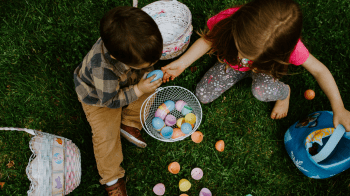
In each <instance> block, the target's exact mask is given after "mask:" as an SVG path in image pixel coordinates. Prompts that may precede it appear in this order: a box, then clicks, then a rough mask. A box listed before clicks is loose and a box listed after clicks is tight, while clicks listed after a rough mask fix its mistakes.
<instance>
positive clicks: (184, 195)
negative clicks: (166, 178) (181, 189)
mask: <svg viewBox="0 0 350 196" xmlns="http://www.w3.org/2000/svg"><path fill="white" fill-rule="evenodd" d="M180 196H188V195H187V194H185V193H183V194H181V195H180Z"/></svg>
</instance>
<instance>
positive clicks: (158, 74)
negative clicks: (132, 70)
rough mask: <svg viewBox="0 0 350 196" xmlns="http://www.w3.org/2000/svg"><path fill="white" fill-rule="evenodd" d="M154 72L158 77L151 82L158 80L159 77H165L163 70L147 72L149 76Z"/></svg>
mask: <svg viewBox="0 0 350 196" xmlns="http://www.w3.org/2000/svg"><path fill="white" fill-rule="evenodd" d="M154 74H156V77H155V78H154V79H153V80H152V81H151V82H154V81H156V80H158V79H159V78H163V72H162V70H154V71H151V72H150V73H149V74H147V78H149V77H151V76H153V75H154Z"/></svg>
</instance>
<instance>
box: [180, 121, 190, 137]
mask: <svg viewBox="0 0 350 196" xmlns="http://www.w3.org/2000/svg"><path fill="white" fill-rule="evenodd" d="M181 131H182V132H183V133H184V134H189V133H190V132H191V131H192V126H191V124H190V123H184V124H182V125H181Z"/></svg>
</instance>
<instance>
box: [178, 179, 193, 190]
mask: <svg viewBox="0 0 350 196" xmlns="http://www.w3.org/2000/svg"><path fill="white" fill-rule="evenodd" d="M179 188H180V191H183V192H185V191H188V190H189V189H190V188H191V183H190V182H189V181H188V180H186V179H181V180H180V182H179Z"/></svg>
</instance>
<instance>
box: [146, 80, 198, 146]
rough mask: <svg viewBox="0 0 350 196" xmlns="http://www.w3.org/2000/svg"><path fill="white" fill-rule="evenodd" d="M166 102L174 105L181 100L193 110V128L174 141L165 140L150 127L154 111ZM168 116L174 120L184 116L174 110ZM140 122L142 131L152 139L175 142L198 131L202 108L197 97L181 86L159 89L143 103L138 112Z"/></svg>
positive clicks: (174, 126)
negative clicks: (194, 120) (194, 121)
mask: <svg viewBox="0 0 350 196" xmlns="http://www.w3.org/2000/svg"><path fill="white" fill-rule="evenodd" d="M167 100H172V101H174V102H175V103H176V101H178V100H183V101H185V102H186V103H187V105H188V106H190V107H191V108H192V109H193V111H192V112H191V113H193V114H195V115H196V123H195V124H194V128H193V129H192V131H191V132H190V133H189V134H186V135H185V136H183V137H179V138H175V139H172V138H170V139H166V138H164V137H163V136H161V135H160V132H159V131H157V130H156V129H155V128H154V127H153V126H152V119H153V118H154V117H155V112H156V110H157V109H158V107H159V106H160V105H161V104H162V103H164V102H165V101H167ZM169 114H171V115H173V116H175V117H176V119H179V118H183V117H184V115H182V113H181V112H179V111H177V110H176V109H174V110H173V111H171V112H170V113H169ZM140 120H141V124H142V127H143V129H144V130H145V131H146V132H147V133H148V134H149V135H150V136H152V137H153V138H155V139H157V140H160V141H163V142H176V141H180V140H183V139H185V138H187V137H189V136H190V135H192V133H194V132H195V131H196V130H197V129H198V127H199V125H200V124H201V121H202V107H201V104H200V102H199V101H198V99H197V97H196V96H195V95H194V94H193V93H192V92H191V91H189V90H187V89H186V88H183V87H181V86H168V87H159V88H157V90H156V92H155V93H153V94H152V95H151V96H149V97H148V98H147V99H146V100H145V101H144V102H143V104H142V106H141V110H140ZM176 127H177V125H176V124H175V125H173V126H172V128H176Z"/></svg>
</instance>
